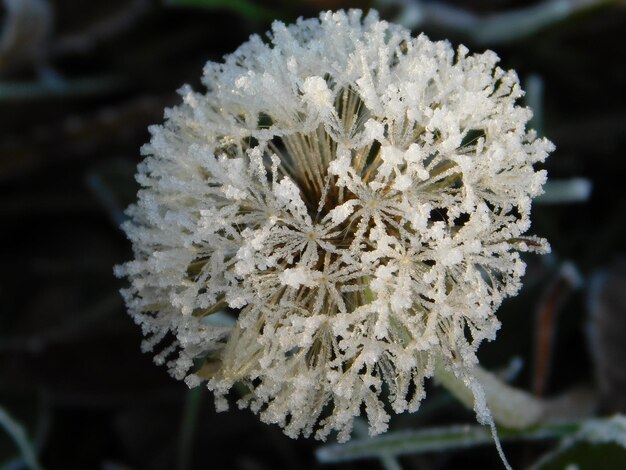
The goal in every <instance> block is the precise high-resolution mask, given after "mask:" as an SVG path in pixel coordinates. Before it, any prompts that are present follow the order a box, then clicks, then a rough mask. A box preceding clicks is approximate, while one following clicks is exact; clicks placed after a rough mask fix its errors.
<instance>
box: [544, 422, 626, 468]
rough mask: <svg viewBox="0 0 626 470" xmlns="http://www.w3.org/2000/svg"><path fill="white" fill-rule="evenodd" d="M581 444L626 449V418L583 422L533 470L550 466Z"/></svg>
mask: <svg viewBox="0 0 626 470" xmlns="http://www.w3.org/2000/svg"><path fill="white" fill-rule="evenodd" d="M581 443H582V444H592V445H594V446H599V445H607V444H616V445H618V446H620V447H622V448H623V449H626V416H624V415H615V416H613V417H611V418H605V419H590V420H588V421H585V422H583V423H582V424H581V425H580V426H579V429H578V431H577V432H576V433H572V434H571V435H570V436H568V437H567V438H566V439H563V441H562V442H561V445H560V446H559V447H557V448H556V449H555V450H553V451H551V452H548V453H547V454H545V455H544V456H543V457H542V458H541V459H540V460H539V461H538V462H536V463H535V465H534V466H533V468H535V469H538V468H543V467H544V466H547V465H550V464H551V463H553V462H555V461H556V460H557V459H559V457H561V456H562V455H564V454H565V453H567V452H570V451H571V450H572V449H573V448H574V447H575V446H577V445H579V444H581ZM607 463H608V462H607ZM602 468H609V467H608V466H607V467H602ZM622 468H623V467H622Z"/></svg>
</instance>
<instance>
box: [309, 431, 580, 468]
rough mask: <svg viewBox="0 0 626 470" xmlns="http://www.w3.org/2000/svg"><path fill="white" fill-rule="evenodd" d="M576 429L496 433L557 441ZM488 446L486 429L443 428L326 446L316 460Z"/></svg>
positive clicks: (489, 438) (507, 437) (508, 437)
mask: <svg viewBox="0 0 626 470" xmlns="http://www.w3.org/2000/svg"><path fill="white" fill-rule="evenodd" d="M579 428H580V425H579V424H576V423H563V424H549V425H544V426H537V427H533V428H530V429H524V430H510V429H499V430H498V435H499V437H500V439H501V440H502V441H507V440H508V441H511V440H545V439H558V438H561V437H563V436H567V435H571V434H573V433H575V432H576V431H577V430H578V429H579ZM491 444H493V438H492V436H491V432H490V430H489V428H487V427H483V426H470V425H463V426H447V427H440V428H430V429H424V430H420V431H404V432H395V433H388V434H386V435H384V436H381V437H376V438H370V439H359V440H354V441H351V442H349V443H347V444H330V445H326V446H323V447H320V448H319V449H318V450H317V452H316V456H317V460H318V461H319V462H322V463H335V462H344V461H350V460H358V459H366V458H380V457H383V456H400V455H408V454H419V453H425V452H440V451H444V450H455V449H466V448H469V447H475V446H481V445H491Z"/></svg>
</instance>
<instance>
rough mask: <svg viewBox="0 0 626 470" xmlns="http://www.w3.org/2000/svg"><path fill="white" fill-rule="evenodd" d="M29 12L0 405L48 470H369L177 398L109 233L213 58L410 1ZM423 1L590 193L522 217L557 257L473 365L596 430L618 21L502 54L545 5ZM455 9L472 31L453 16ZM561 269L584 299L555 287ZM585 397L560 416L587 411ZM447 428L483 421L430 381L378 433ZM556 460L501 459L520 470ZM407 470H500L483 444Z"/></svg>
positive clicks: (8, 217) (4, 178) (624, 313)
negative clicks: (158, 128) (513, 78)
mask: <svg viewBox="0 0 626 470" xmlns="http://www.w3.org/2000/svg"><path fill="white" fill-rule="evenodd" d="M22 1H24V2H25V3H23V4H22V6H21V7H20V8H21V9H20V8H18V7H15V6H13V7H11V6H10V3H11V2H4V3H3V6H2V9H1V10H0V11H1V13H0V15H2V16H1V17H0V18H1V21H3V22H4V23H3V24H2V26H0V28H2V29H0V221H1V222H0V224H1V225H0V241H1V242H0V263H1V266H2V269H1V271H0V407H1V408H3V409H4V411H6V412H8V413H9V414H10V415H11V416H13V418H14V419H15V420H16V421H17V422H19V423H20V424H21V425H22V426H23V427H24V429H25V430H26V432H27V434H28V437H29V439H30V440H31V441H32V442H33V444H34V446H35V449H36V451H37V453H38V456H39V460H40V462H41V464H42V465H43V467H44V468H47V469H92V468H93V469H107V470H114V469H118V470H122V469H157V470H158V469H169V468H177V469H180V470H185V469H192V468H193V469H196V468H197V469H201V468H202V469H208V468H210V469H222V468H223V469H241V470H257V469H258V470H262V469H307V468H329V469H331V470H332V469H334V468H346V469H350V468H353V469H355V468H372V469H376V468H381V467H380V464H379V463H378V462H376V461H374V460H370V461H362V462H356V463H354V464H343V465H335V466H333V465H328V466H325V465H321V464H318V463H316V461H315V457H314V453H313V452H314V450H315V448H317V447H318V446H319V443H318V442H315V441H312V440H305V439H299V440H297V441H293V440H291V439H289V438H287V437H285V436H284V435H283V434H282V432H281V431H280V429H279V428H278V427H276V426H267V425H264V424H262V423H260V422H259V420H258V419H257V417H256V416H254V415H253V414H252V413H251V412H250V411H247V410H245V411H238V410H231V411H229V412H227V413H221V414H217V413H215V411H214V409H213V403H212V397H211V396H210V394H209V393H208V392H204V391H203V392H202V394H200V395H198V394H196V395H192V394H190V392H189V391H188V390H187V388H186V386H185V385H184V384H182V383H179V382H176V381H174V380H172V379H170V378H169V377H168V376H167V374H166V371H165V370H164V369H162V368H159V367H157V366H156V365H154V364H153V363H152V360H151V357H150V356H149V355H143V354H141V352H140V349H139V345H140V341H141V334H140V331H139V329H138V328H137V327H136V326H135V325H134V324H133V323H132V321H131V320H130V318H129V317H128V316H127V315H126V313H125V308H124V306H123V303H122V301H121V298H120V296H119V294H118V293H117V291H118V289H119V288H120V287H122V286H123V282H121V281H119V280H117V279H115V278H114V277H113V274H112V273H113V266H114V265H115V264H118V263H121V262H123V261H126V260H128V259H130V257H131V256H132V254H131V250H130V245H129V242H128V241H127V240H126V238H125V236H124V234H123V233H122V232H121V231H120V230H119V229H118V225H119V223H120V221H121V220H123V217H124V216H123V209H124V208H125V207H126V206H127V205H128V204H130V203H131V202H133V199H134V195H135V193H136V190H137V187H136V184H135V182H134V179H133V175H134V172H135V166H136V165H137V163H138V162H139V161H140V157H139V147H140V146H141V145H142V144H143V143H145V142H146V141H147V140H148V139H149V135H148V132H147V126H148V125H149V124H153V123H158V122H161V121H162V116H163V108H164V107H166V106H172V105H174V104H176V103H178V101H179V98H178V96H177V95H176V93H175V90H176V89H177V88H178V87H180V86H181V85H182V84H183V83H190V84H191V85H192V86H193V87H194V88H199V78H200V75H201V69H202V66H203V65H204V63H205V62H206V61H207V60H213V61H219V60H221V58H222V56H223V55H224V54H226V53H228V52H232V51H233V50H234V49H235V48H236V47H237V46H238V45H239V44H241V43H242V42H243V41H245V40H246V39H247V37H248V36H249V35H250V34H252V33H263V32H264V31H266V30H267V29H268V28H269V25H270V24H271V20H272V19H273V18H280V19H282V20H284V21H288V22H291V21H293V20H295V19H296V18H297V17H298V16H316V15H317V14H318V12H319V11H320V10H324V9H327V8H332V9H337V8H341V7H343V8H345V7H352V6H354V7H360V8H364V9H366V8H369V7H371V6H375V7H376V8H378V9H379V11H380V14H381V17H382V18H384V19H388V20H394V19H396V18H398V17H399V15H400V14H401V13H402V12H403V11H404V13H407V10H406V8H404V9H403V7H402V6H401V5H400V4H401V3H402V2H395V3H394V2H389V1H380V2H369V1H354V2H347V1H345V2H342V1H332V0H317V1H316V0H308V1H286V0H285V1H280V0H275V1H268V2H260V1H258V2H257V1H253V0H240V1H236V2H232V1H231V2H228V1H218V0H188V1H186V2H183V1H178V2H175V1H174V2H169V3H168V2H162V1H156V0H154V1H151V0H113V1H106V2H105V1H101V2H92V1H80V0H50V1H47V2H44V1H43V0H38V2H39V6H37V5H35V6H34V7H33V6H32V5H30V6H29V4H30V3H32V0H22ZM13 3H16V2H13ZM17 3H19V2H17ZM35 3H36V2H35ZM42 3H44V4H45V5H44V6H45V8H43V9H42V8H39V7H41V4H42ZM176 3H178V4H179V5H175V4H176ZM183 3H185V4H186V5H180V4H183ZM422 3H423V5H426V9H427V14H425V16H424V18H423V22H422V23H420V24H414V26H415V28H414V32H419V31H425V32H426V33H427V34H428V35H429V36H430V38H431V39H444V38H448V39H450V40H451V42H452V43H453V44H454V45H456V44H458V43H460V42H463V43H464V44H466V45H467V46H468V47H470V49H471V50H473V51H482V50H484V49H486V48H490V49H493V50H495V51H496V52H497V53H498V54H499V55H500V57H501V58H502V64H501V65H502V66H503V67H504V68H506V69H509V68H514V69H516V70H517V72H518V74H519V76H520V80H521V82H522V84H523V86H524V88H525V89H528V91H529V94H530V96H529V102H533V103H534V107H535V109H536V111H537V112H538V118H537V119H535V121H534V122H533V125H534V127H536V128H538V129H539V131H540V132H541V133H543V134H545V135H546V136H548V137H549V138H550V139H551V140H552V141H553V142H554V143H555V144H556V146H557V150H556V151H555V152H554V153H553V154H552V156H551V157H550V158H549V159H548V161H547V163H546V168H547V169H548V171H549V175H550V177H551V178H554V179H567V178H573V177H582V178H586V179H587V180H588V181H590V182H591V183H592V185H593V191H592V193H591V197H590V198H588V199H587V200H586V201H582V202H578V203H569V204H537V205H536V207H535V208H534V215H533V229H532V232H533V233H535V234H537V235H540V236H542V237H546V238H547V239H548V240H549V241H550V243H551V245H552V249H553V252H552V254H551V255H549V256H546V257H543V258H540V257H538V256H531V257H529V258H528V262H529V268H528V273H527V276H526V284H525V287H524V289H523V291H522V292H521V294H520V295H519V296H518V297H517V298H515V299H512V300H510V301H507V302H506V303H505V304H504V305H503V307H502V308H501V309H500V312H499V316H500V318H501V320H502V322H503V328H502V330H501V331H500V334H499V337H498V340H497V341H496V342H494V343H492V344H486V345H483V347H482V348H481V358H482V360H483V363H484V364H485V365H486V366H487V367H489V368H492V369H496V370H497V369H502V368H504V367H506V366H507V364H508V363H509V361H510V360H511V359H512V358H514V357H519V358H520V359H521V361H522V362H521V363H522V365H523V367H522V368H521V371H520V373H519V374H517V375H516V376H515V377H514V378H513V380H514V382H513V383H514V384H515V385H516V386H519V387H521V388H524V389H527V390H534V392H535V393H537V394H539V395H543V396H546V397H554V396H558V395H560V394H563V393H568V392H570V391H571V390H572V389H574V388H576V389H579V388H580V387H583V389H584V390H586V391H587V394H586V395H585V394H583V395H584V396H585V397H587V398H588V397H589V395H590V394H591V396H592V400H593V409H594V410H595V411H594V412H595V413H596V414H599V415H606V414H609V413H613V412H617V411H620V410H621V411H622V412H624V411H626V398H625V397H626V377H625V376H626V372H625V371H624V370H623V369H624V366H623V364H624V363H625V360H626V350H625V346H624V343H626V341H625V340H626V318H625V317H626V262H625V261H624V258H622V257H621V256H622V254H623V253H624V252H626V247H625V246H624V245H625V243H626V236H625V234H626V220H625V217H624V216H625V215H626V211H625V209H624V208H625V207H626V191H625V181H626V179H625V175H626V134H625V130H626V95H625V92H624V88H625V86H626V61H625V60H624V59H625V56H626V53H625V52H624V51H625V50H626V4H625V3H624V2H620V1H618V2H593V1H591V0H587V1H571V2H567V1H565V2H564V4H569V5H572V6H573V7H574V8H575V9H576V12H575V13H573V14H571V15H567V17H566V18H563V19H561V20H559V21H555V22H551V23H550V24H546V25H543V26H541V24H540V22H541V18H540V17H538V18H537V19H536V21H534V22H531V27H530V29H528V28H527V29H528V30H527V31H525V32H524V31H522V33H520V34H517V35H516V36H515V34H514V35H513V36H514V37H508V38H507V37H506V36H507V34H510V33H511V30H510V28H507V27H504V28H503V29H504V32H503V33H498V34H500V36H498V35H496V36H492V37H487V38H485V37H484V36H480V33H481V32H484V31H485V30H488V27H492V28H493V25H494V24H497V22H498V21H500V20H499V19H500V18H502V20H501V21H502V25H505V24H507V23H506V22H507V21H509V20H508V19H507V18H510V17H507V16H506V15H507V14H510V13H511V12H512V11H519V10H518V9H520V8H521V9H525V10H524V11H525V12H526V13H527V14H528V12H531V14H532V12H533V11H535V10H533V9H536V8H537V7H538V5H541V4H543V3H542V2H523V1H513V0H487V1H482V2H461V1H452V0H449V1H447V2H446V3H445V5H444V6H450V7H453V9H451V10H450V9H443V10H438V9H437V8H439V7H440V6H441V5H442V3H441V2H434V1H431V2H422ZM428 8H431V10H428ZM459 8H460V9H461V10H458V9H459ZM438 12H439V13H441V12H443V16H441V15H439V16H438V15H437V13H438ZM459 12H465V14H469V15H470V16H471V18H473V20H472V21H473V22H472V21H470V22H469V23H468V22H463V21H461V22H460V23H455V21H452V20H450V18H452V19H453V20H454V18H457V16H454V15H456V14H458V13H459ZM446 15H448V16H446ZM472 15H476V16H472ZM498 15H500V16H498ZM502 15H504V16H502ZM405 17H406V15H405ZM460 18H461V19H462V18H464V17H463V16H462V15H461V16H460ZM523 18H526V17H519V19H518V20H516V21H515V22H514V24H515V25H517V26H518V27H519V25H521V24H523ZM485 19H489V21H491V23H490V24H488V25H487V26H485V25H486V24H487V23H485V22H484V21H485ZM481 21H482V22H481ZM494 22H495V23H494ZM535 26H536V27H535ZM11 28H13V29H11ZM16 28H17V29H16ZM16 31H17V33H16V34H18V37H17V39H15V37H13V36H11V34H13V33H15V32H16ZM11 38H13V39H11ZM541 89H543V92H541V91H540V90H541ZM564 266H569V267H567V268H565V272H566V273H567V272H571V270H575V271H576V272H577V273H578V274H579V275H580V277H581V280H582V282H581V283H578V284H577V283H572V282H571V281H570V280H569V279H570V278H569V277H567V275H565V276H564V275H563V272H564ZM568 270H570V271H568ZM589 331H591V332H592V333H593V335H595V336H594V338H596V341H595V342H590V341H589V334H588V333H589ZM539 333H548V335H547V337H548V340H543V341H538V340H537V339H536V338H537V335H538V334H539ZM550 338H551V339H550ZM587 398H585V399H581V400H580V402H574V403H573V404H572V408H573V409H574V410H575V409H576V408H577V407H578V408H580V409H585V407H587V405H588V403H589V401H588V399H587ZM459 422H468V423H472V422H474V417H473V414H472V413H471V412H470V411H466V410H464V409H463V408H462V407H461V406H460V405H458V404H457V403H456V402H455V401H454V400H452V399H451V398H450V397H449V396H448V395H447V394H446V392H445V391H443V390H442V389H440V388H439V387H435V386H434V385H432V386H429V395H428V398H427V399H426V400H425V401H424V404H423V409H422V410H420V411H419V412H418V413H416V414H414V415H402V416H399V417H394V418H393V419H392V422H391V429H392V430H398V429H405V428H412V429H418V428H424V427H427V426H429V425H442V424H448V423H459ZM550 446H551V444H550V443H549V442H548V443H542V444H536V443H535V444H514V445H507V446H505V450H506V452H507V455H508V456H509V459H510V460H511V462H512V463H513V465H514V467H515V468H522V467H525V466H527V465H529V464H530V463H531V462H533V461H534V460H535V459H536V458H537V457H538V456H539V455H540V454H541V453H542V452H544V451H546V450H547V449H549V448H550ZM613 451H614V452H613ZM580 452H582V454H580V455H582V456H583V457H585V456H586V457H585V458H588V459H591V462H592V463H589V464H588V465H589V466H585V465H583V464H581V468H594V469H601V468H620V467H619V463H616V462H622V463H623V462H624V460H619V459H623V458H624V457H623V455H621V456H620V455H617V454H619V453H620V451H619V449H618V450H615V449H613V450H612V451H611V452H612V453H611V452H608V451H607V450H606V449H604V450H603V451H602V452H603V453H602V454H598V455H602V456H604V457H603V460H602V462H601V463H598V461H597V460H596V461H595V463H594V461H593V458H591V456H593V455H594V454H593V449H590V448H584V449H582V450H581V451H580ZM614 454H615V455H617V456H615V455H614ZM16 456H18V450H17V448H16V447H15V444H14V442H13V441H12V440H11V439H9V438H8V434H6V433H5V432H4V430H3V429H2V428H1V427H0V465H1V464H2V463H3V462H4V463H5V464H6V468H11V469H17V468H25V466H24V462H23V461H22V460H20V459H19V458H18V457H16ZM583 457H581V458H583ZM613 457H614V459H613ZM612 459H613V460H612ZM401 463H402V465H403V468H405V469H445V468H451V469H452V468H460V467H461V466H463V468H467V467H468V466H469V468H474V467H476V468H502V464H501V463H500V462H499V460H498V457H497V454H496V453H495V450H494V449H493V448H492V447H486V448H481V449H479V450H471V451H464V452H446V453H440V454H426V455H422V456H415V457H403V458H402V459H401ZM554 468H561V467H558V466H556V467H554ZM624 468H626V467H624Z"/></svg>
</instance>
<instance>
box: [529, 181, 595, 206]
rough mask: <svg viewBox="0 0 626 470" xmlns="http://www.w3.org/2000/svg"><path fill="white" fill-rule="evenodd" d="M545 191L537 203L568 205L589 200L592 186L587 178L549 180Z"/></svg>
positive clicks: (536, 200)
mask: <svg viewBox="0 0 626 470" xmlns="http://www.w3.org/2000/svg"><path fill="white" fill-rule="evenodd" d="M543 189H544V193H543V194H542V195H541V196H539V197H537V198H536V199H535V203H537V204H567V203H573V202H585V201H587V200H589V197H590V196H591V190H592V184H591V181H590V180H588V179H587V178H570V179H562V180H548V182H547V183H546V184H545V186H544V187H543Z"/></svg>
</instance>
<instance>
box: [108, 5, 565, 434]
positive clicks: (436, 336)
mask: <svg viewBox="0 0 626 470" xmlns="http://www.w3.org/2000/svg"><path fill="white" fill-rule="evenodd" d="M497 62H498V57H497V56H496V54H495V53H493V52H491V51H487V52H484V53H482V54H473V55H470V54H468V50H467V49H466V48H465V47H463V46H460V47H459V48H458V49H457V51H456V53H455V51H454V50H453V49H452V47H451V46H450V44H449V43H448V42H432V41H430V40H429V39H428V38H427V37H426V36H424V35H419V36H418V37H416V38H414V37H411V34H410V31H408V30H406V29H404V28H402V27H400V26H398V25H394V24H390V23H387V22H385V21H379V19H378V17H377V14H376V13H375V12H370V13H369V14H368V15H367V16H363V15H362V13H361V11H359V10H350V11H348V12H343V11H339V12H335V13H333V12H326V13H322V14H321V15H320V17H319V19H309V20H302V19H300V20H298V22H297V23H296V24H295V25H290V26H286V25H284V24H283V23H281V22H275V23H274V24H273V26H272V30H271V32H270V33H269V34H268V36H267V40H266V41H264V40H263V39H262V38H261V37H259V36H252V37H251V38H250V40H249V41H248V42H246V43H245V44H243V45H242V46H241V47H239V49H237V50H236V51H235V52H234V53H233V54H231V55H228V56H226V57H225V61H224V63H220V64H218V63H213V62H209V63H208V64H207V65H206V67H205V69H204V75H203V84H204V85H205V86H206V88H207V91H206V92H205V93H201V92H194V91H192V90H191V89H190V88H189V87H183V88H182V89H181V91H180V93H181V95H182V97H183V103H182V104H181V105H179V106H176V107H174V108H172V109H168V110H167V111H166V114H165V118H166V120H165V123H164V124H163V125H162V126H153V127H152V128H151V133H152V140H151V142H150V143H149V144H148V145H146V146H145V147H144V148H143V154H144V155H145V156H146V158H145V160H144V161H143V163H142V164H141V165H140V166H139V173H138V176H137V179H138V181H139V183H140V184H141V185H142V189H141V190H140V191H139V200H138V203H137V204H136V205H134V206H132V207H131V208H129V210H128V214H129V216H130V222H128V223H127V224H126V225H125V227H124V228H125V230H126V233H127V234H128V236H129V238H130V239H131V241H132V243H133V248H134V253H135V259H134V260H133V261H130V262H128V263H126V264H125V265H123V266H122V267H120V268H118V274H119V275H123V276H126V277H128V279H129V280H130V283H131V285H130V288H128V289H126V290H125V291H124V295H125V298H126V302H127V305H128V308H129V310H130V313H131V315H132V316H133V317H134V319H135V320H136V322H137V323H138V324H140V325H141V327H142V329H143V332H144V334H145V336H146V338H147V339H146V341H145V344H144V348H145V349H146V350H153V349H155V348H157V345H159V346H158V349H159V351H158V353H157V355H156V360H157V362H166V363H167V365H168V367H169V370H170V371H171V373H172V374H173V375H174V376H175V377H177V378H179V379H185V380H186V382H187V384H188V385H189V386H195V385H198V384H199V383H200V382H201V381H203V380H208V382H207V385H208V388H209V389H211V390H212V391H213V392H214V393H215V396H216V403H217V406H218V409H225V408H226V407H227V399H226V395H227V394H228V392H229V390H230V389H231V388H232V387H233V385H234V384H236V383H242V384H243V385H244V386H245V387H246V388H247V390H248V393H247V394H246V395H245V396H244V397H243V398H241V399H240V400H239V402H238V403H239V406H241V407H245V406H247V407H250V408H251V409H252V410H253V411H254V412H257V413H259V415H260V417H261V419H262V420H263V421H265V422H268V423H277V424H279V425H280V426H281V427H283V428H284V430H285V432H286V433H287V434H288V435H289V436H292V437H295V436H298V435H299V434H303V435H305V436H308V435H310V434H311V433H315V436H316V437H317V438H321V439H324V438H325V437H326V436H327V435H328V434H329V433H330V432H331V431H338V433H339V435H338V438H339V440H346V439H348V438H349V435H350V432H351V428H352V422H353V419H354V417H355V416H358V415H359V414H361V412H362V411H364V413H365V414H366V415H367V417H368V420H369V424H370V432H371V433H372V434H376V433H380V432H382V431H385V429H386V428H387V423H388V420H389V411H391V410H393V411H394V412H396V413H400V412H403V411H405V410H409V411H414V410H416V409H417V408H418V407H419V404H420V401H421V400H422V398H423V397H424V379H425V378H427V377H430V376H431V375H432V374H433V372H434V369H435V364H438V366H437V367H444V368H445V369H446V370H448V371H449V372H452V373H453V374H455V375H456V376H457V377H458V378H459V379H461V380H463V381H464V382H465V383H466V384H467V385H468V386H469V387H470V388H471V389H472V390H474V391H475V394H476V396H477V397H478V396H479V395H480V393H479V389H480V387H479V385H478V384H477V383H476V381H475V380H474V378H473V377H472V375H471V370H472V367H473V366H474V365H475V364H476V362H477V359H476V355H475V352H476V349H477V348H478V346H479V344H480V343H481V341H483V340H484V339H492V338H494V336H495V333H496V330H497V329H498V327H499V322H498V320H497V318H496V316H495V314H494V312H495V311H496V309H497V308H498V306H499V305H500V303H501V302H502V300H503V299H504V298H505V297H507V296H511V295H513V294H515V293H516V291H517V290H518V289H519V287H520V278H521V276H522V274H523V273H524V267H525V266H524V263H523V262H522V261H521V259H520V256H519V251H525V250H534V251H542V250H546V249H547V245H546V243H545V242H544V241H543V240H541V239H538V238H535V237H525V236H524V233H525V232H526V231H527V230H528V228H529V226H530V220H529V213H530V206H531V199H532V198H533V197H534V196H537V195H538V194H540V193H541V191H542V189H541V188H542V185H543V183H544V182H545V179H546V174H545V172H544V171H543V170H542V171H535V169H534V168H533V164H536V163H538V162H542V161H543V160H544V159H545V158H546V156H547V154H548V153H549V152H550V151H551V150H552V148H553V146H552V144H551V143H550V142H549V141H547V140H545V139H538V138H536V135H535V133H534V132H533V131H527V130H525V125H526V123H527V122H528V120H529V118H530V117H531V112H530V111H529V110H528V109H526V108H523V107H520V106H518V105H517V104H516V101H517V100H518V98H520V97H521V96H522V95H523V92H522V90H521V89H520V87H519V83H518V79H517V77H516V75H515V73H514V72H513V71H508V72H506V71H504V70H502V69H501V68H499V67H498V66H497V65H496V64H497ZM218 312H227V313H230V314H231V315H233V317H234V318H235V319H236V320H235V321H234V322H233V326H232V327H229V326H225V324H224V322H223V313H221V315H222V316H220V318H221V319H222V321H220V322H212V318H213V316H214V315H216V314H217V313H218ZM383 396H384V397H385V398H382V397H383ZM385 403H387V404H385ZM483 405H484V403H483ZM483 405H481V404H480V403H478V404H477V411H478V412H479V418H480V416H481V413H482V415H483V417H484V416H485V411H484V406H483Z"/></svg>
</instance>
